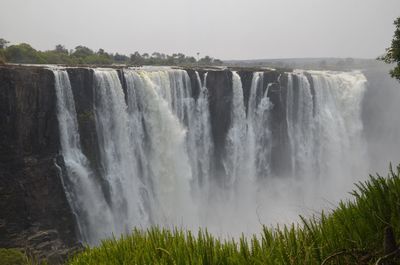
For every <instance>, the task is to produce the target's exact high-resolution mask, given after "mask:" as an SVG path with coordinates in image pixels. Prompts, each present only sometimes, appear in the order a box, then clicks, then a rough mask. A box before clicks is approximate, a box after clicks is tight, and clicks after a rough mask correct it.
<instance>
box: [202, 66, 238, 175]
mask: <svg viewBox="0 0 400 265" xmlns="http://www.w3.org/2000/svg"><path fill="white" fill-rule="evenodd" d="M207 88H208V95H209V98H208V99H209V109H210V117H211V133H212V137H213V141H214V160H213V163H214V165H213V167H214V170H215V172H216V173H217V175H218V176H220V177H221V178H224V177H225V175H226V173H225V169H224V166H223V158H224V157H225V139H226V135H227V133H228V131H229V128H230V125H231V108H232V107H231V105H232V97H233V92H232V72H230V71H209V72H208V74H207ZM221 180H222V179H221Z"/></svg>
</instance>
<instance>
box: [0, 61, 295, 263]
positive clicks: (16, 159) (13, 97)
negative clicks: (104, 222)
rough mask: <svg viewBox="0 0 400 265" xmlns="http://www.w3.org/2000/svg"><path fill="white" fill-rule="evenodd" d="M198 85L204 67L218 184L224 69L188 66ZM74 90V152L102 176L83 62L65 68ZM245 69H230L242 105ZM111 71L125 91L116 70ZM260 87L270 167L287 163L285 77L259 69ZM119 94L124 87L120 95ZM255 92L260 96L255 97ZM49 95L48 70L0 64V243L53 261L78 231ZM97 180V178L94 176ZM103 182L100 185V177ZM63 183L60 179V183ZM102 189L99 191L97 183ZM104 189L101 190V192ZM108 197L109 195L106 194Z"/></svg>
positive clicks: (225, 125)
mask: <svg viewBox="0 0 400 265" xmlns="http://www.w3.org/2000/svg"><path fill="white" fill-rule="evenodd" d="M196 70H197V72H198V74H199V77H200V80H201V85H204V79H205V73H206V72H207V80H206V81H207V84H206V86H207V88H208V100H209V111H210V117H211V121H210V122H211V133H212V138H213V142H214V154H213V156H212V168H213V170H214V172H215V173H216V176H217V177H218V179H217V180H218V182H220V183H221V184H223V182H224V178H225V177H226V172H225V169H224V165H223V160H224V157H225V155H226V149H225V139H226V135H227V133H228V131H229V128H230V126H231V113H232V106H231V105H232V97H233V92H232V72H231V71H228V70H215V69H214V70H205V69H196ZM186 71H187V73H188V75H189V77H190V80H191V87H192V96H193V97H194V99H196V100H197V98H198V96H199V92H200V89H201V87H200V85H199V81H198V77H197V74H196V71H195V70H194V69H187V70H186ZM67 72H68V75H69V79H70V82H71V88H72V92H73V95H74V100H75V107H76V112H77V119H78V126H79V135H80V141H81V146H82V151H83V153H84V154H85V155H86V157H87V158H88V160H89V162H90V164H91V168H92V169H93V170H94V171H96V172H95V173H96V174H95V175H96V176H101V175H102V170H103V169H102V164H101V161H100V157H99V154H100V152H99V144H98V141H97V138H98V137H97V135H96V129H95V127H96V123H95V112H94V104H93V100H94V89H95V88H94V85H93V82H94V76H93V70H91V69H88V68H68V69H67ZM253 73H254V71H253V70H243V69H238V74H239V75H240V77H241V80H242V87H243V94H244V104H245V107H246V110H247V108H248V101H249V95H250V90H251V85H252V78H253ZM118 75H119V78H120V81H121V84H122V87H123V89H124V90H125V92H126V83H125V80H124V75H123V72H122V70H120V69H119V70H118ZM263 77H264V79H263V84H261V85H262V91H260V93H264V92H265V90H266V88H267V87H268V86H269V92H268V97H269V98H270V101H271V103H272V104H273V106H274V108H273V109H272V112H271V126H272V137H273V142H274V146H273V147H272V148H273V154H274V155H273V157H272V161H271V163H272V165H271V166H272V171H273V173H276V174H277V175H279V174H280V173H282V171H284V170H285V168H287V166H286V165H285V162H284V161H285V159H283V158H284V157H286V156H287V152H288V144H287V141H288V139H287V138H288V136H287V134H286V132H287V124H286V114H285V109H286V105H285V98H286V94H285V93H286V91H285V86H286V83H287V78H286V75H284V74H282V73H279V72H276V71H265V72H264V74H263ZM125 94H126V93H125ZM258 96H260V97H261V96H262V94H260V95H258ZM56 104H57V99H56V95H55V88H54V75H53V73H52V72H51V71H50V70H47V69H44V68H40V67H28V66H3V67H0V247H21V248H26V247H28V248H30V249H32V250H33V251H34V252H35V253H36V254H38V255H39V256H43V257H50V261H51V262H52V263H57V262H58V261H60V260H62V259H63V257H65V255H66V254H67V253H68V251H70V250H71V248H72V249H73V250H74V249H75V247H76V246H77V242H78V238H79V231H78V229H77V228H76V220H75V217H74V214H73V212H72V210H71V208H70V206H69V204H68V200H67V197H66V192H65V191H64V188H63V182H62V181H63V179H64V178H63V177H62V176H63V174H65V168H64V162H63V158H62V156H61V155H60V143H59V131H58V130H59V129H58V120H57V107H56ZM100 181H101V180H100ZM102 186H103V188H104V187H105V186H106V183H102ZM65 187H68V185H65ZM104 191H107V189H106V188H105V189H104ZM105 193H106V192H105ZM107 196H109V194H108V195H107Z"/></svg>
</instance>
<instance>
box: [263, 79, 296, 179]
mask: <svg viewBox="0 0 400 265" xmlns="http://www.w3.org/2000/svg"><path fill="white" fill-rule="evenodd" d="M268 86H269V90H268V94H267V96H268V98H269V100H270V101H271V103H272V104H273V108H272V110H271V112H270V124H271V126H270V128H271V134H272V149H271V173H272V175H273V176H286V175H288V173H289V171H290V167H289V165H288V159H287V157H289V152H290V149H289V148H290V145H289V136H288V133H287V120H286V87H287V76H286V74H283V73H279V72H277V71H274V72H265V73H264V87H268Z"/></svg>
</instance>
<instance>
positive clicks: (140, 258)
mask: <svg viewBox="0 0 400 265" xmlns="http://www.w3.org/2000/svg"><path fill="white" fill-rule="evenodd" d="M352 195H353V196H354V200H352V201H347V202H341V203H340V204H339V206H338V208H337V209H336V210H334V211H333V212H331V213H329V214H325V213H321V214H320V215H319V216H314V217H312V218H309V219H306V218H302V222H301V223H300V224H292V225H290V226H284V227H281V228H279V227H278V228H275V229H271V228H267V227H264V228H263V230H262V232H261V235H260V236H257V237H256V236H253V237H252V238H245V237H242V238H240V239H239V240H234V239H230V240H220V239H217V238H215V237H213V236H212V235H211V234H209V233H208V232H207V231H199V232H198V233H197V234H196V236H194V234H192V232H191V231H182V230H180V229H174V230H168V229H162V228H158V227H154V228H151V229H148V230H146V231H142V230H139V229H134V230H133V232H132V234H130V235H128V236H123V237H122V238H120V239H118V240H117V239H108V240H104V241H103V242H102V243H101V245H100V246H98V247H93V248H87V249H86V250H85V251H84V252H82V253H80V254H78V255H77V256H75V257H73V258H72V259H71V260H70V261H69V264H70V265H81V264H82V265H83V264H85V265H86V264H93V265H102V264H325V265H326V264H375V263H377V264H388V263H382V262H383V261H384V260H385V262H388V261H392V260H394V259H395V258H396V257H397V256H398V251H397V245H396V244H395V241H394V240H393V239H391V238H392V237H393V236H394V238H395V239H399V236H400V166H399V167H397V169H396V172H394V171H393V170H392V168H390V173H389V175H388V177H387V178H383V177H381V176H379V175H378V176H376V177H373V176H370V179H369V181H366V182H363V183H359V184H357V185H356V188H355V190H354V191H353V192H352ZM384 231H386V234H385V232H384ZM384 242H386V244H384ZM393 251H394V252H393ZM383 257H384V258H383Z"/></svg>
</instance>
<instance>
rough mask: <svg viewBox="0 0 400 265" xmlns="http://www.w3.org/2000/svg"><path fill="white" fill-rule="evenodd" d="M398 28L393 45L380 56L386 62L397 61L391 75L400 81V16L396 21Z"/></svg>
mask: <svg viewBox="0 0 400 265" xmlns="http://www.w3.org/2000/svg"><path fill="white" fill-rule="evenodd" d="M394 25H395V26H396V29H395V31H394V36H393V40H392V45H391V46H390V47H389V48H387V49H386V54H385V55H384V56H382V57H380V58H379V59H380V60H383V61H384V62H386V63H396V66H395V68H394V69H393V70H391V71H390V75H391V76H392V77H394V78H396V79H397V80H399V81H400V17H398V18H397V19H396V20H395V21H394Z"/></svg>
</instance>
